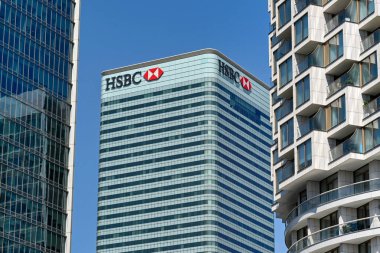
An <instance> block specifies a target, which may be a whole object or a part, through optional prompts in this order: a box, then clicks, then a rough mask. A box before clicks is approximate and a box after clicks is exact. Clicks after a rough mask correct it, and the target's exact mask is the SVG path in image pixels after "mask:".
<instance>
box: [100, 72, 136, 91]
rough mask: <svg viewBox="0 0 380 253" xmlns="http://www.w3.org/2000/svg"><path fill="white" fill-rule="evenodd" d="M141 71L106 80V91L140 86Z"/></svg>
mask: <svg viewBox="0 0 380 253" xmlns="http://www.w3.org/2000/svg"><path fill="white" fill-rule="evenodd" d="M141 76H142V73H141V71H138V72H136V73H134V74H133V75H131V74H126V75H121V76H115V77H112V78H107V79H106V82H107V84H106V91H108V90H114V89H120V88H122V87H128V86H129V85H131V84H136V85H137V84H140V83H141Z"/></svg>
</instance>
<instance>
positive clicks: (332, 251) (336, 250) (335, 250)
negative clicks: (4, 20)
mask: <svg viewBox="0 0 380 253" xmlns="http://www.w3.org/2000/svg"><path fill="white" fill-rule="evenodd" d="M326 253H339V247H338V248H336V249H333V250H330V251H327V252H326Z"/></svg>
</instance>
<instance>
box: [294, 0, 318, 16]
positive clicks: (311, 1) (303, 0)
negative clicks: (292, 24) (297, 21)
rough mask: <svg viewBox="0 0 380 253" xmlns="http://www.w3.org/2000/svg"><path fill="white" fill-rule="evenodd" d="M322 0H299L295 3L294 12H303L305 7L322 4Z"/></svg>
mask: <svg viewBox="0 0 380 253" xmlns="http://www.w3.org/2000/svg"><path fill="white" fill-rule="evenodd" d="M322 2H323V1H322V0H298V1H296V4H295V5H294V14H297V13H298V12H301V11H302V10H303V9H305V8H306V7H308V6H309V5H317V6H322Z"/></svg>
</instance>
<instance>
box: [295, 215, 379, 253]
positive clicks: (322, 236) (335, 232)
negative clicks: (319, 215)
mask: <svg viewBox="0 0 380 253" xmlns="http://www.w3.org/2000/svg"><path fill="white" fill-rule="evenodd" d="M375 219H376V220H377V219H379V215H375V216H372V217H366V218H363V219H358V220H353V221H349V222H345V223H342V224H338V225H334V226H331V227H328V228H325V229H322V230H319V231H317V232H315V233H312V234H310V235H308V236H306V237H304V238H302V239H301V240H299V241H297V242H295V243H294V244H293V245H292V246H291V247H290V248H289V250H288V253H299V252H301V251H302V250H304V249H306V248H308V247H310V246H312V245H315V244H317V243H320V242H323V241H326V240H330V239H333V238H336V237H340V236H343V235H347V234H351V233H355V232H360V231H364V230H368V229H372V228H378V226H371V224H372V222H373V220H375Z"/></svg>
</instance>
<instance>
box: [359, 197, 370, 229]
mask: <svg viewBox="0 0 380 253" xmlns="http://www.w3.org/2000/svg"><path fill="white" fill-rule="evenodd" d="M356 212H357V219H358V220H359V221H358V223H357V226H358V230H359V231H360V230H363V229H368V228H369V227H370V220H369V219H366V218H368V217H369V203H367V204H365V205H363V206H361V207H358V209H357V210H356Z"/></svg>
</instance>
